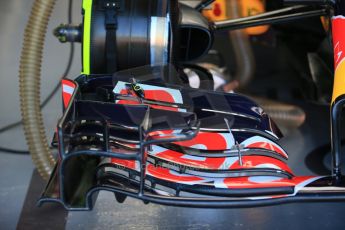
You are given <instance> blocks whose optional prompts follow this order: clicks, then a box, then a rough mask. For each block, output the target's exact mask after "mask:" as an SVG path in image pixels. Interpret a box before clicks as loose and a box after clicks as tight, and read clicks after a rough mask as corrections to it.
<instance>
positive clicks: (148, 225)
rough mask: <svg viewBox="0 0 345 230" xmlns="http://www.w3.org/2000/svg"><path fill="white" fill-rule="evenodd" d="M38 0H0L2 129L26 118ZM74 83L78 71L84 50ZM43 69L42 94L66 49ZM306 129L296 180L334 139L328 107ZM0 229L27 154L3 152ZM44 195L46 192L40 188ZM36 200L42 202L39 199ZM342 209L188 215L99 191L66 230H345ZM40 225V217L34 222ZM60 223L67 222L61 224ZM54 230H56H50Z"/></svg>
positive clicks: (21, 183)
mask: <svg viewBox="0 0 345 230" xmlns="http://www.w3.org/2000/svg"><path fill="white" fill-rule="evenodd" d="M32 2H33V0H26V1H23V0H11V1H1V7H0V21H1V24H0V31H2V32H1V33H0V41H1V42H0V70H1V74H0V80H1V84H0V85H1V90H0V97H1V98H2V100H1V101H0V106H1V113H0V124H1V126H4V125H6V124H8V123H11V122H13V121H16V120H17V119H19V118H20V115H19V114H20V113H19V97H18V62H19V56H20V49H21V44H22V41H21V40H22V36H23V31H24V27H25V24H26V19H27V17H28V14H29V9H30V7H31V4H32ZM80 4H81V1H75V7H74V15H75V19H74V21H75V22H79V21H80V16H79V14H80ZM66 11H67V1H58V4H57V6H56V10H55V12H54V15H53V19H52V21H51V25H50V28H49V30H50V31H52V29H53V28H54V27H55V26H57V25H58V24H60V23H63V22H66V16H65V15H66ZM77 48H78V49H77V51H76V58H75V62H74V66H73V70H72V72H71V75H70V76H71V77H73V76H76V75H78V72H79V70H80V61H79V59H80V56H79V54H80V47H79V46H78V47H77ZM45 54H46V55H45V59H44V63H43V82H42V85H43V88H42V96H43V97H44V96H45V95H47V94H48V93H49V92H50V91H51V89H52V88H54V86H55V84H56V83H57V82H58V80H59V77H60V75H61V74H62V72H63V71H64V70H63V69H64V67H65V65H66V60H67V56H68V45H63V44H60V43H59V42H58V41H57V40H56V39H55V38H54V37H53V36H51V35H50V36H48V37H47V46H46V49H45ZM60 103H61V102H60V96H59V95H58V96H56V98H54V100H53V101H52V102H51V103H50V105H49V106H48V107H47V108H46V109H45V110H44V114H45V121H46V125H47V127H46V130H47V133H48V134H50V133H52V130H53V129H54V126H55V124H56V121H57V119H58V117H59V116H60V115H61V112H60V108H61V106H60ZM303 107H304V108H305V109H306V111H307V112H308V116H307V119H308V120H307V121H308V122H307V123H306V124H305V125H304V126H303V127H302V128H301V129H300V130H297V131H293V132H290V133H289V134H288V135H287V136H286V137H285V138H284V139H283V140H282V145H283V146H284V147H285V148H286V150H287V151H288V152H289V153H290V156H291V159H290V166H291V167H292V168H293V170H295V172H296V173H297V174H308V173H309V174H310V173H311V172H310V171H309V170H308V169H306V167H305V166H304V159H305V157H306V155H307V154H308V153H309V152H311V151H312V150H314V148H315V146H321V145H323V144H326V143H327V142H328V141H329V140H328V139H329V137H328V133H329V126H328V121H329V119H328V108H327V107H324V106H319V105H310V104H308V105H306V104H304V105H303ZM0 145H1V146H4V147H8V148H10V147H11V148H19V149H25V148H26V144H25V139H24V136H23V132H22V130H21V129H20V128H18V129H16V130H13V131H11V132H8V133H6V134H1V137H0ZM0 154H1V156H0V207H1V208H0V226H1V227H0V228H1V229H15V228H16V226H17V223H18V220H19V217H20V213H21V209H22V206H23V203H24V200H25V195H26V192H27V189H28V186H29V183H30V178H31V175H32V171H33V168H34V167H33V165H32V162H31V159H30V157H29V156H21V155H9V154H5V153H0ZM42 189H43V188H42ZM37 198H38V197H37ZM344 212H345V204H344V203H322V204H318V203H315V204H289V205H281V206H276V207H264V208H251V209H231V210H225V209H224V210H214V209H188V208H175V207H164V206H159V205H153V204H149V205H144V204H143V203H142V202H139V201H136V200H133V199H128V200H127V201H126V202H125V203H124V204H121V205H120V204H117V203H116V202H115V199H114V197H113V195H112V194H110V193H101V194H100V196H99V199H98V202H97V205H96V207H95V209H94V210H93V211H92V212H73V213H69V214H68V218H67V220H66V221H67V222H66V225H65V227H66V229H317V228H318V229H345V222H344V220H343V219H342V216H343V213H344ZM31 221H32V223H34V222H41V221H42V220H40V216H37V217H35V218H34V219H32V220H31ZM60 221H62V222H63V221H65V220H64V219H61V220H60ZM52 229H54V228H52Z"/></svg>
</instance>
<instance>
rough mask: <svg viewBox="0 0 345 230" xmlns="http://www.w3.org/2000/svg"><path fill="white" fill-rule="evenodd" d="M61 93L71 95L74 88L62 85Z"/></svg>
mask: <svg viewBox="0 0 345 230" xmlns="http://www.w3.org/2000/svg"><path fill="white" fill-rule="evenodd" d="M62 91H63V92H64V93H67V94H71V95H72V94H73V93H74V88H73V87H71V86H69V85H62Z"/></svg>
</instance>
